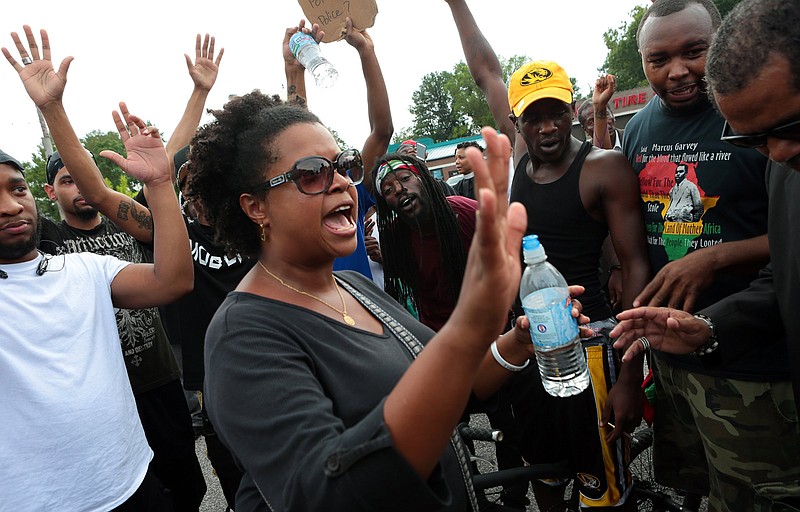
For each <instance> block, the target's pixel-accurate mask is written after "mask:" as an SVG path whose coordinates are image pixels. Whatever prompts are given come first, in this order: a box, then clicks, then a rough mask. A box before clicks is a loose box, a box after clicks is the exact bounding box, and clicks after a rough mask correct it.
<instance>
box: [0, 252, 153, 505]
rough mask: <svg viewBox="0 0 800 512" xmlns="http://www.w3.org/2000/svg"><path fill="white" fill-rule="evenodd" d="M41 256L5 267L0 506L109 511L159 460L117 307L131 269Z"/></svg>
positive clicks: (99, 260)
mask: <svg viewBox="0 0 800 512" xmlns="http://www.w3.org/2000/svg"><path fill="white" fill-rule="evenodd" d="M41 259H42V257H41V255H40V256H39V257H37V258H36V259H34V260H32V261H28V262H24V263H17V264H11V265H9V264H3V265H0V269H2V270H3V271H4V272H6V273H7V274H8V277H7V278H6V279H0V304H2V305H3V306H2V311H3V313H2V317H0V388H2V391H0V430H2V432H3V434H2V435H0V461H2V462H1V463H0V508H2V509H3V510H82V511H90V510H91V511H94V510H96V511H107V510H110V509H112V508H114V507H116V506H118V505H120V504H121V503H123V502H124V501H125V500H127V499H128V498H129V497H130V496H131V495H132V494H133V493H134V492H135V491H136V489H138V487H139V485H140V484H141V482H142V480H143V479H144V476H145V473H146V472H147V466H148V464H149V462H150V459H151V458H152V451H151V450H150V447H149V446H148V445H147V439H146V438H145V435H144V430H142V425H141V423H140V421H139V416H138V414H137V412H136V402H135V401H134V397H133V392H132V391H131V386H130V383H129V381H128V375H127V372H126V371H125V364H124V362H123V359H122V351H121V350H120V342H119V335H118V334H117V323H116V320H115V318H114V306H113V305H112V303H111V282H112V281H113V280H114V278H115V277H116V275H117V273H118V272H119V271H120V270H122V269H123V268H124V267H125V266H126V265H127V263H126V262H123V261H120V260H118V259H116V258H113V257H110V256H99V255H96V254H90V253H80V254H67V255H65V256H55V257H53V258H52V259H51V260H50V261H49V264H48V268H47V272H45V273H44V274H43V275H41V276H40V275H37V274H36V269H37V266H38V265H39V262H40V261H41Z"/></svg>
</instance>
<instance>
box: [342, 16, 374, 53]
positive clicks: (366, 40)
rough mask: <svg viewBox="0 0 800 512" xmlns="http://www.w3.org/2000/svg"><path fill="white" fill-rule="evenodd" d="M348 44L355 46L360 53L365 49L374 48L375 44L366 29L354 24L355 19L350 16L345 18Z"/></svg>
mask: <svg viewBox="0 0 800 512" xmlns="http://www.w3.org/2000/svg"><path fill="white" fill-rule="evenodd" d="M344 40H345V41H347V44H349V45H350V46H352V47H353V48H355V49H356V50H357V51H358V52H359V53H360V52H362V51H364V50H372V49H374V48H375V44H374V43H373V42H372V38H371V37H370V36H369V34H367V31H366V30H359V29H357V28H355V27H354V26H353V20H351V19H350V17H349V16H348V17H347V18H345V36H344Z"/></svg>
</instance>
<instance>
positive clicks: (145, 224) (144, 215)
mask: <svg viewBox="0 0 800 512" xmlns="http://www.w3.org/2000/svg"><path fill="white" fill-rule="evenodd" d="M132 216H133V218H134V219H136V221H137V222H139V227H140V228H142V229H146V230H147V231H153V216H152V215H150V210H147V209H144V210H142V211H137V210H136V209H134V210H133V214H132Z"/></svg>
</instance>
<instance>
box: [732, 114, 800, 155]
mask: <svg viewBox="0 0 800 512" xmlns="http://www.w3.org/2000/svg"><path fill="white" fill-rule="evenodd" d="M769 137H776V138H778V139H786V140H794V141H800V119H798V120H797V121H792V122H791V123H786V124H784V125H781V126H777V127H775V128H770V129H769V130H767V131H765V132H763V133H752V134H747V133H745V134H736V133H734V132H733V130H732V129H731V127H730V126H729V125H728V121H725V124H724V125H723V127H722V136H721V137H720V138H719V140H721V141H724V142H728V143H730V144H733V145H734V146H739V147H743V148H763V147H764V146H766V145H767V139H768V138H769Z"/></svg>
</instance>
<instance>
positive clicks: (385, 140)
mask: <svg viewBox="0 0 800 512" xmlns="http://www.w3.org/2000/svg"><path fill="white" fill-rule="evenodd" d="M345 23H346V28H347V35H346V36H345V39H346V41H347V42H348V43H349V44H350V46H352V47H353V48H355V49H356V51H358V56H359V57H360V58H361V69H362V70H363V71H364V82H365V83H366V85H367V113H368V115H369V127H370V132H369V136H368V137H367V140H366V141H365V142H364V149H363V150H362V151H361V157H362V158H363V160H364V170H365V171H366V173H367V174H366V175H365V176H364V182H363V183H364V186H366V188H367V191H368V192H370V193H371V194H373V195H374V194H375V190H374V188H375V184H374V182H373V180H372V178H371V175H370V173H371V172H372V166H373V165H374V164H375V161H376V160H377V159H378V157H380V156H381V155H383V154H384V153H386V150H387V149H388V148H389V143H390V142H391V139H392V134H393V133H394V126H393V124H392V112H391V109H390V108H389V94H388V93H387V92H386V82H385V81H384V80H383V73H382V72H381V66H380V64H379V63H378V57H377V56H376V55H375V44H374V43H373V42H372V38H371V37H370V36H369V34H367V31H366V30H358V29H356V28H354V27H353V22H352V20H351V19H350V18H347V20H346V22H345Z"/></svg>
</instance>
